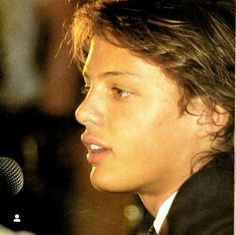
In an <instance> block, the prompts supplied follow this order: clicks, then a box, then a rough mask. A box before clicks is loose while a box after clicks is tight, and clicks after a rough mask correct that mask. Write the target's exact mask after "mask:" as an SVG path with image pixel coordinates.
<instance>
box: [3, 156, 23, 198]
mask: <svg viewBox="0 0 236 235" xmlns="http://www.w3.org/2000/svg"><path fill="white" fill-rule="evenodd" d="M1 184H2V185H5V190H6V191H7V193H10V194H11V195H16V194H17V193H19V192H20V190H21V189H22V187H23V184H24V177H23V173H22V170H21V167H20V166H19V165H18V163H17V162H16V161H14V160H13V159H11V158H7V157H0V187H1Z"/></svg>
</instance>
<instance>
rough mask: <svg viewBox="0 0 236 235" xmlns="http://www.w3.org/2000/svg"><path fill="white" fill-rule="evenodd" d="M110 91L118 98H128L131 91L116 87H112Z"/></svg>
mask: <svg viewBox="0 0 236 235" xmlns="http://www.w3.org/2000/svg"><path fill="white" fill-rule="evenodd" d="M112 92H113V94H114V95H115V96H116V97H118V98H128V97H129V96H131V95H132V92H131V91H128V90H125V89H120V88H118V87H113V88H112Z"/></svg>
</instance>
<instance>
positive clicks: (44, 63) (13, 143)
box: [0, 0, 152, 235]
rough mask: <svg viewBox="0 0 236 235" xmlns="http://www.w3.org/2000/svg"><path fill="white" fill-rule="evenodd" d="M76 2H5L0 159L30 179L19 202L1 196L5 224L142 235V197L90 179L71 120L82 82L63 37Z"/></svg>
mask: <svg viewBox="0 0 236 235" xmlns="http://www.w3.org/2000/svg"><path fill="white" fill-rule="evenodd" d="M78 3H80V2H79V1H65V0H37V1H36V0H34V1H27V0H11V1H6V0H0V156H5V157H10V158H13V159H14V160H15V161H17V162H18V163H19V165H20V166H21V168H22V170H23V173H24V180H25V183H24V187H23V189H22V191H21V192H20V193H19V194H18V195H16V196H15V197H12V198H9V200H7V201H6V202H5V201H4V202H3V201H1V195H0V224H2V225H4V226H5V227H7V228H9V229H11V230H16V231H18V230H28V231H32V232H34V233H36V234H38V235H47V234H50V235H53V234H55V235H60V234H61V235H64V234H65V235H77V234H82V235H90V234H91V235H106V234H107V235H108V234H109V235H110V234H113V235H116V234H117V235H141V234H145V232H144V231H146V229H147V227H149V226H150V223H151V222H152V220H151V218H150V217H149V215H148V213H147V212H146V211H145V209H144V208H143V207H142V205H141V203H140V201H139V199H138V198H137V197H135V196H131V195H112V194H105V193H100V192H97V191H96V190H94V189H93V188H92V186H91V184H90V182H89V172H90V166H89V165H88V164H87V162H86V159H85V149H84V148H83V146H82V145H81V143H80V133H81V132H82V130H83V128H82V127H81V126H80V125H79V124H78V123H77V122H76V121H75V118H74V111H75V109H76V107H77V106H78V104H79V103H80V101H81V99H82V97H81V95H80V87H81V85H82V78H81V74H80V72H79V70H78V69H77V68H76V65H75V64H74V63H73V62H72V61H71V56H70V46H68V45H67V42H66V41H65V40H64V38H65V35H66V33H67V31H68V29H69V25H70V23H71V20H72V16H73V12H74V10H75V7H76V5H77V4H78ZM16 214H18V215H19V217H20V220H21V222H20V223H15V222H13V220H14V218H15V215H16Z"/></svg>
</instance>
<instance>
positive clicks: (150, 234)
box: [146, 225, 156, 235]
mask: <svg viewBox="0 0 236 235" xmlns="http://www.w3.org/2000/svg"><path fill="white" fill-rule="evenodd" d="M146 235H156V231H155V228H154V226H153V225H152V226H151V227H150V228H149V230H148V232H147V234H146Z"/></svg>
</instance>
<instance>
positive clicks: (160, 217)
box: [153, 192, 177, 233]
mask: <svg viewBox="0 0 236 235" xmlns="http://www.w3.org/2000/svg"><path fill="white" fill-rule="evenodd" d="M176 194H177V192H175V193H173V194H171V195H170V196H169V197H168V198H167V199H166V200H165V201H164V202H163V203H162V205H161V206H160V208H159V210H158V212H157V216H156V219H155V221H154V224H153V225H154V228H155V230H156V233H158V232H159V231H160V229H161V226H162V224H163V221H164V220H165V218H166V216H167V214H168V212H169V210H170V207H171V205H172V202H173V201H174V199H175V196H176Z"/></svg>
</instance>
